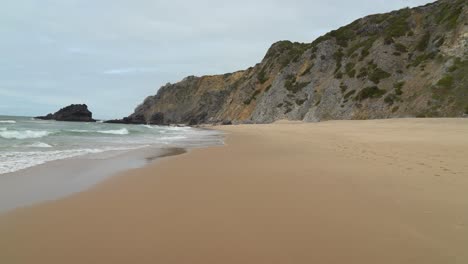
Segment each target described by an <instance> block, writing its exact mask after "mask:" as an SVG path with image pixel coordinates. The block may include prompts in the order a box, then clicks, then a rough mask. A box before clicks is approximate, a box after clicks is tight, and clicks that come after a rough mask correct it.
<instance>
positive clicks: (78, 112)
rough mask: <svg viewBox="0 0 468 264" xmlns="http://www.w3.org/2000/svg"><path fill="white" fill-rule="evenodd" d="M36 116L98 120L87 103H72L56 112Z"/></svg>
mask: <svg viewBox="0 0 468 264" xmlns="http://www.w3.org/2000/svg"><path fill="white" fill-rule="evenodd" d="M36 118H37V119H42V120H56V121H71V122H96V120H94V119H93V113H91V111H89V110H88V106H87V105H85V104H72V105H69V106H67V107H64V108H62V109H60V110H59V111H57V112H56V113H54V114H48V115H46V116H38V117H36Z"/></svg>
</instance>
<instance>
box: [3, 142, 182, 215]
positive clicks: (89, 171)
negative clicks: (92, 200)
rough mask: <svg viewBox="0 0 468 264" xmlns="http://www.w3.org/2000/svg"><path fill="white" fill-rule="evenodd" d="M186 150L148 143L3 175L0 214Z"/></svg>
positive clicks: (65, 194) (81, 189)
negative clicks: (139, 146) (149, 144)
mask: <svg viewBox="0 0 468 264" xmlns="http://www.w3.org/2000/svg"><path fill="white" fill-rule="evenodd" d="M187 152H188V149H186V148H181V147H161V146H149V147H144V148H138V149H131V150H126V151H107V152H101V153H96V154H86V155H82V156H78V157H72V158H66V159H60V160H53V161H49V162H46V163H43V164H39V165H36V166H33V167H29V168H26V169H23V170H20V171H16V172H12V173H6V174H2V175H0V183H1V185H0V215H2V214H7V213H9V212H11V211H14V210H16V209H20V208H23V207H31V206H37V205H40V204H43V203H47V202H49V201H53V200H59V199H63V198H66V197H68V196H72V195H75V194H77V193H80V192H84V191H86V190H88V189H90V188H93V187H94V186H96V185H98V184H100V183H102V182H105V181H106V180H109V179H110V178H112V177H113V176H115V175H118V174H119V173H123V172H125V171H128V170H131V169H135V168H141V167H144V166H147V165H148V164H150V163H153V162H158V160H159V159H162V158H167V157H170V156H176V155H182V154H184V153H187ZM65 174H66V176H65Z"/></svg>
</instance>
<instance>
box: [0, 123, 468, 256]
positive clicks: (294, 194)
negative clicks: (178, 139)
mask: <svg viewBox="0 0 468 264" xmlns="http://www.w3.org/2000/svg"><path fill="white" fill-rule="evenodd" d="M219 129H221V130H224V131H225V132H226V133H227V139H226V146H220V147H211V148H206V149H196V150H193V151H191V152H189V153H187V154H183V155H179V156H175V157H169V158H165V159H162V160H159V161H157V162H155V163H153V164H151V165H149V166H147V167H145V168H142V169H136V170H131V171H128V172H125V173H122V174H120V175H118V176H116V177H113V178H111V179H110V180H108V181H106V182H104V183H102V184H100V185H98V186H96V187H94V188H92V189H91V190H88V191H85V192H82V193H79V194H76V195H73V196H71V197H68V198H65V199H62V200H58V201H52V202H48V203H45V204H40V205H37V206H32V207H27V208H20V209H17V210H14V211H11V212H9V213H6V214H4V215H0V263H15V264H17V263H35V264H42V263H44V264H45V263H47V264H52V263H61V264H62V263H68V264H70V263H191V264H193V263H200V264H201V263H203V264H208V263H216V264H220V263H223V264H224V263H243V264H245V263H255V264H259V263H268V264H271V263H348V264H349V263H359V264H364V263H373V264H374V263H399V264H401V263H413V264H414V263H424V264H430V263H467V262H468V251H467V250H466V249H467V248H468V192H467V190H468V161H467V157H468V120H466V119H395V120H373V121H331V122H323V123H309V124H303V123H288V122H283V123H282V122H279V123H275V124H269V125H241V126H227V127H220V128H219Z"/></svg>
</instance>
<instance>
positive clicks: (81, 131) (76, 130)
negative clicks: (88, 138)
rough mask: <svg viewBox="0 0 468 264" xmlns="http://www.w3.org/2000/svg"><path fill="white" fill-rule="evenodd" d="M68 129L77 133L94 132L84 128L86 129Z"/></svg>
mask: <svg viewBox="0 0 468 264" xmlns="http://www.w3.org/2000/svg"><path fill="white" fill-rule="evenodd" d="M67 131H70V132H75V133H92V132H93V131H91V130H84V129H70V130H67Z"/></svg>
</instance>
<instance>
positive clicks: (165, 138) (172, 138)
mask: <svg viewBox="0 0 468 264" xmlns="http://www.w3.org/2000/svg"><path fill="white" fill-rule="evenodd" d="M186 138H187V137H185V136H172V137H160V138H159V139H160V140H177V139H186Z"/></svg>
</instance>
